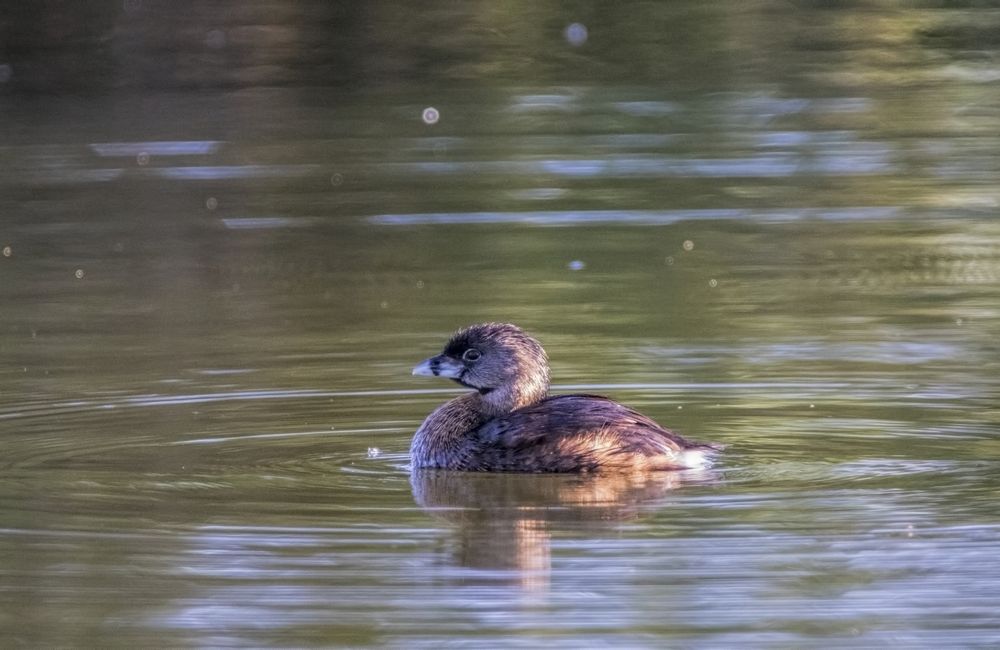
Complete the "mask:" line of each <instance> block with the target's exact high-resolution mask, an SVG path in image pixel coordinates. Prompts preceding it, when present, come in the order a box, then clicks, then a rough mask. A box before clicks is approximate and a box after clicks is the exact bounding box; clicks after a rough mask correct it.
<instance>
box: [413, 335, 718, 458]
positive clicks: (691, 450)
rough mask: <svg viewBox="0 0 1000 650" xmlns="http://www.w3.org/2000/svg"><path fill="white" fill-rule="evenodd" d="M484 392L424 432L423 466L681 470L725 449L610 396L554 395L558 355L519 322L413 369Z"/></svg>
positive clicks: (464, 339)
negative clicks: (552, 376) (551, 357)
mask: <svg viewBox="0 0 1000 650" xmlns="http://www.w3.org/2000/svg"><path fill="white" fill-rule="evenodd" d="M413 374H415V375H430V376H439V377H448V378H450V379H454V380H455V381H457V382H458V383H460V384H462V385H463V386H466V387H468V388H472V389H475V390H474V392H470V393H467V394H465V395H462V396H460V397H456V398H455V399H453V400H451V401H449V402H446V403H445V404H442V405H441V406H439V407H438V408H437V409H435V410H434V412H432V413H431V414H430V415H429V416H427V419H426V420H424V423H423V424H422V425H421V426H420V428H419V429H417V432H416V434H414V436H413V443H412V444H411V446H410V456H411V460H412V463H413V466H414V467H432V468H439V469H455V470H471V471H489V472H588V471H598V470H619V471H621V470H672V469H687V468H695V467H708V466H710V465H711V457H712V455H713V454H714V453H715V452H717V451H719V450H720V449H721V447H720V446H719V445H713V444H703V443H698V442H692V441H689V440H685V439H684V438H683V437H681V436H680V435H678V434H676V433H674V432H672V431H670V430H668V429H664V428H663V427H661V426H660V425H659V424H657V423H656V422H654V421H653V420H652V419H650V418H648V417H646V416H645V415H642V414H641V413H638V412H636V411H634V410H632V409H630V408H628V407H627V406H623V405H622V404H619V403H617V402H615V401H612V400H610V399H608V398H606V397H599V396H596V395H560V396H556V397H549V396H548V390H549V366H548V357H547V356H546V354H545V350H543V349H542V346H541V345H540V344H539V343H538V341H536V340H535V339H533V338H532V337H530V336H529V335H527V334H526V333H525V332H524V331H523V330H521V329H520V328H519V327H517V326H516V325H511V324H509V323H483V324H480V325H473V326H471V327H468V328H466V329H463V330H460V331H458V332H457V333H456V334H455V335H454V336H452V338H451V340H450V341H448V344H447V345H446V346H445V349H444V351H443V352H442V353H441V354H439V355H437V356H434V357H431V358H429V359H426V360H425V361H423V362H421V363H420V364H419V365H417V367H416V368H414V369H413Z"/></svg>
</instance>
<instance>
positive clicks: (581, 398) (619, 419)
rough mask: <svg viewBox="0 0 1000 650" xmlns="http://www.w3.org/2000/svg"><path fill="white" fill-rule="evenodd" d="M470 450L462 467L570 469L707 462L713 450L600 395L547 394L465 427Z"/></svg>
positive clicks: (676, 466)
mask: <svg viewBox="0 0 1000 650" xmlns="http://www.w3.org/2000/svg"><path fill="white" fill-rule="evenodd" d="M469 438H470V439H471V440H470V442H472V443H473V445H474V446H475V448H476V453H475V454H473V456H472V457H471V458H470V459H469V461H470V462H471V463H472V464H473V465H474V466H470V467H468V468H467V469H473V470H484V471H521V472H575V471H597V470H600V469H634V470H647V469H657V470H666V469H686V468H693V467H707V466H709V465H711V456H712V454H713V453H714V452H716V451H718V447H716V446H715V445H706V444H701V443H696V442H692V441H689V440H686V439H684V438H683V437H681V436H680V435H678V434H676V433H674V432H672V431H670V430H668V429H665V428H663V427H661V426H660V425H659V424H657V423H656V422H655V421H653V420H652V419H651V418H648V417H646V416H645V415H642V414H641V413H638V412H637V411H634V410H632V409H630V408H628V407H627V406H624V405H623V404H619V403H618V402H615V401H613V400H610V399H608V398H605V397H599V396H595V395H560V396H557V397H549V398H546V399H544V400H542V401H541V402H538V403H537V404H532V405H531V406H527V407H524V408H521V409H518V410H516V411H513V412H512V413H510V414H508V415H505V416H502V417H497V418H494V419H491V420H489V421H488V422H486V423H484V424H482V425H481V426H479V427H478V428H477V429H475V430H473V431H471V432H470V433H469Z"/></svg>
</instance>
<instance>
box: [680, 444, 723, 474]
mask: <svg viewBox="0 0 1000 650" xmlns="http://www.w3.org/2000/svg"><path fill="white" fill-rule="evenodd" d="M715 453H716V452H715V450H714V449H697V448H695V449H685V450H684V451H682V452H680V453H679V454H677V455H678V459H679V460H680V462H681V465H683V466H684V467H686V468H688V469H708V468H709V467H711V466H712V465H714V464H715Z"/></svg>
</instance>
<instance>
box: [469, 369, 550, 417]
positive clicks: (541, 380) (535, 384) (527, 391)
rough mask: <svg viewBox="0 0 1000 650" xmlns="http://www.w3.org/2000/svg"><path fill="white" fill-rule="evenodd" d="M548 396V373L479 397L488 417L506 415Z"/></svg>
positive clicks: (511, 383) (521, 379)
mask: <svg viewBox="0 0 1000 650" xmlns="http://www.w3.org/2000/svg"><path fill="white" fill-rule="evenodd" d="M548 394H549V374H548V371H547V370H546V371H544V372H539V373H536V374H534V375H529V376H527V377H521V378H520V379H519V380H518V381H515V382H510V383H507V384H504V385H502V386H498V387H497V388H494V389H493V390H491V391H489V392H488V393H486V394H483V395H479V398H480V400H481V401H482V406H481V408H482V410H483V412H484V413H486V414H487V416H488V417H491V418H493V417H499V416H503V415H507V414H508V413H510V412H511V411H516V410H517V409H520V408H524V407H526V406H531V405H532V404H537V403H538V402H540V401H542V400H543V399H545V398H546V397H547V396H548Z"/></svg>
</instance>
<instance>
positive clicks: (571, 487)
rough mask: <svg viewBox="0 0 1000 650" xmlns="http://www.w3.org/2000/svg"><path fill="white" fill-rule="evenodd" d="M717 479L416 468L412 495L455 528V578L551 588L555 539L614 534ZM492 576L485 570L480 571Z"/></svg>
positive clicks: (708, 474)
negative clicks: (678, 493) (685, 489)
mask: <svg viewBox="0 0 1000 650" xmlns="http://www.w3.org/2000/svg"><path fill="white" fill-rule="evenodd" d="M718 480H719V477H718V475H717V473H716V472H713V471H711V470H687V471H677V472H635V473H608V474H602V473H595V474H509V473H482V472H455V471H448V470H428V469H416V470H414V471H413V473H412V475H411V477H410V485H411V487H412V488H413V498H414V499H415V500H416V502H417V504H418V505H420V507H422V508H423V509H424V510H425V511H427V512H428V513H429V514H430V515H432V516H433V517H435V518H436V519H438V520H441V521H444V522H447V523H448V524H451V525H452V526H453V527H454V528H455V534H454V536H453V537H452V538H450V539H449V541H448V550H447V560H446V561H447V562H448V563H449V564H454V565H456V566H458V567H461V568H463V569H472V570H474V571H471V572H470V571H465V572H462V573H461V574H460V576H459V578H458V581H460V582H462V583H467V582H470V581H472V582H476V581H478V582H489V583H492V584H496V583H506V584H512V585H515V586H518V587H520V588H522V589H523V590H525V591H526V592H533V593H544V592H546V591H547V590H548V587H549V583H550V574H551V568H552V558H551V554H552V550H551V547H552V535H553V534H557V535H561V534H566V535H572V534H573V533H589V534H592V533H595V532H600V531H608V530H612V529H614V527H615V526H616V525H618V524H621V523H624V522H628V521H633V520H636V519H638V518H640V517H641V516H642V515H643V514H644V513H651V512H653V511H654V510H656V509H658V508H660V507H663V506H664V505H665V499H666V497H667V496H668V495H669V494H670V492H671V491H672V490H674V489H676V488H679V487H681V486H689V485H707V484H712V483H715V482H717V481H718ZM484 571H485V572H487V573H483V572H484Z"/></svg>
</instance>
